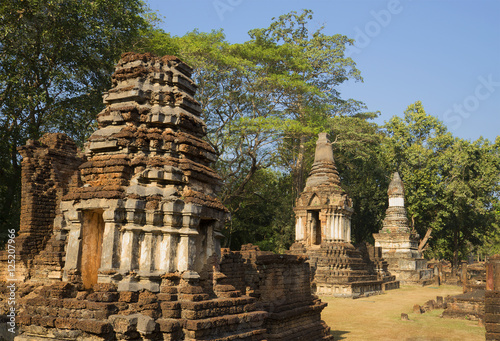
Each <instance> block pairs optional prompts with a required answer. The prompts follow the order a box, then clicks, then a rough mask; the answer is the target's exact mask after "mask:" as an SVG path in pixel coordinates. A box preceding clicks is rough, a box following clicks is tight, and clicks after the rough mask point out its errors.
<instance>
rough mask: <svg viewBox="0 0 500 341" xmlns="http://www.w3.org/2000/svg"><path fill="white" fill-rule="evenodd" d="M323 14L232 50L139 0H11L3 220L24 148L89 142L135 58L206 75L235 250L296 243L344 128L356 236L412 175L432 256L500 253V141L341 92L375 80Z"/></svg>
mask: <svg viewBox="0 0 500 341" xmlns="http://www.w3.org/2000/svg"><path fill="white" fill-rule="evenodd" d="M312 15H313V14H312V12H311V11H309V10H304V11H303V12H301V13H296V12H290V13H288V14H284V15H282V16H280V17H278V18H273V20H272V22H271V23H270V25H269V26H268V27H266V28H256V29H253V30H251V31H250V32H249V38H248V41H246V42H244V43H240V44H232V43H230V42H228V41H227V40H226V37H225V35H224V32H223V31H222V30H219V31H212V32H209V33H206V32H199V31H198V30H194V31H192V32H190V33H188V34H186V35H184V36H181V37H176V36H171V35H170V34H169V33H167V32H164V31H162V30H161V29H158V28H157V27H155V26H154V25H152V24H151V20H152V19H151V14H150V13H148V10H147V9H146V8H145V7H144V5H143V4H142V2H141V1H139V0H126V1H114V0H112V1H103V0H96V1H74V0H65V1H62V0H42V1H35V0H24V1H20V0H19V1H18V0H16V1H10V2H6V3H2V4H1V5H0V18H1V20H2V24H3V26H2V27H0V98H1V103H0V131H1V133H2V136H3V137H4V138H3V139H2V141H0V161H1V162H2V166H1V168H0V219H2V220H0V224H1V225H2V229H3V230H6V228H10V227H12V226H15V225H16V224H18V222H17V221H16V219H17V218H18V216H19V214H18V210H16V207H18V205H19V178H20V166H19V161H20V160H19V156H18V154H17V151H16V147H17V146H20V145H23V144H24V143H25V141H26V139H28V138H33V139H36V138H39V137H40V136H41V134H42V133H44V132H48V131H62V132H65V133H67V134H69V135H70V136H71V137H73V138H74V139H75V140H76V141H77V142H80V143H81V142H82V141H83V140H84V139H85V137H86V136H88V134H89V132H90V131H91V130H92V129H93V128H94V126H93V125H94V118H95V116H96V114H97V113H98V112H99V111H100V109H101V106H102V101H101V99H100V97H101V94H102V92H103V91H105V90H106V89H107V88H109V80H110V73H111V71H112V68H113V65H114V63H115V62H116V61H117V59H118V57H119V55H120V54H121V53H122V52H125V51H126V50H135V51H137V52H153V53H155V54H158V55H165V54H173V55H177V56H178V57H180V58H181V59H182V60H184V61H185V62H186V63H188V64H189V65H191V66H192V67H193V68H194V73H193V78H194V80H195V82H196V83H197V85H198V91H197V94H196V98H197V100H198V101H199V102H200V104H201V106H202V110H203V111H202V115H203V117H202V118H203V119H204V121H205V122H206V123H207V128H208V134H207V137H206V139H207V141H208V142H209V143H210V144H211V145H212V146H213V148H214V149H215V151H216V152H217V155H218V160H217V162H216V164H215V168H216V170H217V172H219V174H220V175H221V177H222V179H223V187H222V191H221V193H220V194H219V196H220V199H221V200H222V201H223V203H224V204H225V205H226V206H227V207H228V208H229V209H230V211H231V213H232V219H231V222H230V223H228V225H227V228H226V231H225V233H226V237H227V238H226V241H227V242H226V243H227V245H226V246H230V247H231V248H238V247H239V246H240V245H242V244H245V243H249V242H252V243H255V244H258V245H259V246H260V247H261V248H263V249H266V250H275V251H283V250H285V249H287V248H288V247H289V246H290V244H291V243H293V241H294V235H293V233H294V219H295V218H294V215H293V210H292V208H293V206H294V204H295V199H296V197H297V195H298V194H299V193H300V191H301V190H302V188H303V185H304V181H305V178H306V176H307V173H308V170H309V169H310V166H311V164H312V162H313V158H314V145H315V142H316V136H317V134H318V133H319V132H327V133H329V134H330V138H331V140H332V142H333V143H332V145H333V148H334V155H335V161H336V164H337V168H338V170H339V173H340V176H341V181H342V186H343V187H344V189H345V190H346V191H347V192H348V193H349V195H350V196H351V198H352V199H353V202H354V208H355V214H354V215H353V218H352V219H353V221H352V224H353V225H352V232H353V239H354V241H355V242H363V241H372V234H373V233H376V232H378V230H379V229H380V228H381V224H382V219H383V218H384V212H385V209H386V207H387V187H388V184H389V176H390V174H392V172H393V171H395V170H398V171H399V172H400V174H401V176H402V178H403V181H404V183H405V189H406V202H407V209H408V213H409V218H410V221H412V222H413V224H414V227H415V228H416V229H417V231H418V232H419V233H420V235H421V236H423V235H424V234H425V231H426V230H427V229H428V228H433V235H432V236H433V238H432V239H431V241H430V247H429V248H428V250H427V251H426V252H427V254H428V256H430V257H444V258H447V259H450V260H453V261H454V263H455V264H456V263H457V262H458V260H459V259H460V258H464V257H466V256H467V254H468V253H470V252H478V251H480V252H483V253H489V252H497V249H498V245H496V244H495V242H494V241H498V240H499V239H500V225H499V219H500V213H499V207H500V204H499V200H498V199H499V183H500V153H499V147H500V138H497V140H496V141H495V142H490V141H488V140H484V139H479V140H477V141H467V140H463V139H459V138H457V137H454V136H453V135H452V134H451V133H450V132H448V131H447V129H446V126H445V125H444V124H443V123H442V122H441V121H439V120H438V119H437V118H436V117H434V116H432V115H429V114H427V113H426V112H425V110H424V108H423V105H422V103H421V102H416V103H413V104H411V105H409V107H408V109H407V110H406V111H405V112H404V113H401V114H402V116H394V117H393V118H392V119H390V120H389V121H388V122H387V123H386V124H385V125H383V126H379V125H377V124H375V123H374V122H373V121H372V119H373V118H375V117H376V116H377V114H378V113H373V112H368V111H367V109H366V107H365V105H364V104H363V103H361V102H359V101H357V100H355V99H348V98H343V97H342V94H341V93H340V92H339V85H340V84H342V83H343V82H345V81H347V80H354V81H362V78H361V73H360V70H358V69H357V68H356V64H355V61H354V60H352V59H351V58H350V57H348V56H346V55H345V50H346V48H347V47H348V46H349V45H351V44H352V43H353V41H352V39H349V38H348V37H346V36H343V35H339V34H337V35H326V34H325V33H324V32H323V27H316V28H315V27H314V25H313V24H312V23H313V21H312V18H313V16H312Z"/></svg>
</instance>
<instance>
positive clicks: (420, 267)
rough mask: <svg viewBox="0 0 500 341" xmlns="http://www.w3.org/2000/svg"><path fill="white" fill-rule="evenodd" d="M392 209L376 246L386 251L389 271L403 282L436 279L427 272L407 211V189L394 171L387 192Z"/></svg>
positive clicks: (385, 256) (377, 236) (378, 235)
mask: <svg viewBox="0 0 500 341" xmlns="http://www.w3.org/2000/svg"><path fill="white" fill-rule="evenodd" d="M387 195H388V196H389V207H388V208H387V210H386V215H385V219H384V221H383V227H382V229H381V230H380V232H379V233H375V234H374V235H373V237H374V238H375V246H376V247H380V248H381V249H382V257H383V258H384V259H386V260H387V262H388V263H389V271H390V272H391V273H393V274H395V275H396V278H397V279H398V280H400V281H401V282H403V283H420V282H422V281H426V280H429V279H430V278H431V277H432V270H427V269H426V264H427V262H426V260H425V259H424V258H422V254H421V253H420V252H419V251H418V242H419V235H418V234H417V233H416V232H414V231H412V230H411V229H410V227H409V224H408V216H407V212H406V208H405V190H404V185H403V181H402V180H401V177H400V176H399V173H398V172H394V174H393V175H392V180H391V182H390V184H389V189H388V190H387Z"/></svg>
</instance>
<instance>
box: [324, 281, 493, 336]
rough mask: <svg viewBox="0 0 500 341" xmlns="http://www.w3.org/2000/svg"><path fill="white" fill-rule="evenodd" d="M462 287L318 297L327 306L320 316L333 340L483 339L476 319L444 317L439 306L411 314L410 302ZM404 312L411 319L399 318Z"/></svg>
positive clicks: (406, 288) (451, 292) (444, 294)
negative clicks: (346, 297) (343, 297)
mask: <svg viewBox="0 0 500 341" xmlns="http://www.w3.org/2000/svg"><path fill="white" fill-rule="evenodd" d="M461 292H462V288H461V287H456V286H447V285H443V286H441V287H437V286H428V287H420V286H403V287H402V288H401V289H397V290H391V291H388V292H387V293H386V294H383V295H378V296H371V297H366V298H359V299H355V300H353V299H342V298H329V297H325V296H323V297H321V299H322V300H323V301H324V302H327V303H328V306H327V307H326V308H325V310H323V314H322V318H323V320H324V321H325V322H326V323H327V324H328V325H329V326H330V328H331V329H332V333H333V335H334V336H335V340H344V341H351V340H352V341H355V340H359V341H368V340H370V341H377V340H380V341H389V340H398V341H399V340H405V341H438V340H439V341H441V340H457V341H458V340H460V341H464V340H467V341H475V340H484V327H480V326H478V322H477V321H468V320H452V319H443V318H440V317H439V315H440V314H441V313H442V312H443V310H442V309H440V310H434V311H432V312H428V313H425V314H414V313H413V305H414V304H420V305H423V304H424V303H425V302H426V301H428V300H431V299H436V296H443V297H445V296H447V295H456V294H459V293H461ZM401 313H407V314H408V315H409V318H410V321H402V320H401Z"/></svg>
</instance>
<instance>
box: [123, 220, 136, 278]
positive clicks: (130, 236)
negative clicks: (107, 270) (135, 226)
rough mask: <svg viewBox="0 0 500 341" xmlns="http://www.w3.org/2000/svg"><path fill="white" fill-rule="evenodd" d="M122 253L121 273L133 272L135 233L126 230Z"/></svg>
mask: <svg viewBox="0 0 500 341" xmlns="http://www.w3.org/2000/svg"><path fill="white" fill-rule="evenodd" d="M121 239H122V245H121V249H122V253H121V256H120V260H121V262H120V271H121V272H127V271H130V270H132V261H133V260H132V257H133V247H134V232H133V231H131V230H126V231H124V232H123V234H122V238H121Z"/></svg>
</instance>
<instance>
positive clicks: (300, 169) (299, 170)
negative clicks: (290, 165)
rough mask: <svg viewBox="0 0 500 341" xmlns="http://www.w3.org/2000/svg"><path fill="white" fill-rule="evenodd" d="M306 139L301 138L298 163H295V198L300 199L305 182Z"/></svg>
mask: <svg viewBox="0 0 500 341" xmlns="http://www.w3.org/2000/svg"><path fill="white" fill-rule="evenodd" d="M305 144H306V137H305V136H301V137H300V139H299V153H298V155H297V162H296V163H295V169H294V170H293V178H294V179H293V184H294V188H293V190H294V192H295V197H296V198H298V196H299V195H300V193H301V192H302V189H303V185H304V184H303V182H304V159H305V152H306V146H305Z"/></svg>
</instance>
